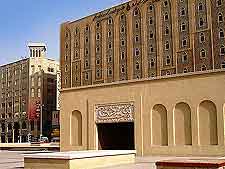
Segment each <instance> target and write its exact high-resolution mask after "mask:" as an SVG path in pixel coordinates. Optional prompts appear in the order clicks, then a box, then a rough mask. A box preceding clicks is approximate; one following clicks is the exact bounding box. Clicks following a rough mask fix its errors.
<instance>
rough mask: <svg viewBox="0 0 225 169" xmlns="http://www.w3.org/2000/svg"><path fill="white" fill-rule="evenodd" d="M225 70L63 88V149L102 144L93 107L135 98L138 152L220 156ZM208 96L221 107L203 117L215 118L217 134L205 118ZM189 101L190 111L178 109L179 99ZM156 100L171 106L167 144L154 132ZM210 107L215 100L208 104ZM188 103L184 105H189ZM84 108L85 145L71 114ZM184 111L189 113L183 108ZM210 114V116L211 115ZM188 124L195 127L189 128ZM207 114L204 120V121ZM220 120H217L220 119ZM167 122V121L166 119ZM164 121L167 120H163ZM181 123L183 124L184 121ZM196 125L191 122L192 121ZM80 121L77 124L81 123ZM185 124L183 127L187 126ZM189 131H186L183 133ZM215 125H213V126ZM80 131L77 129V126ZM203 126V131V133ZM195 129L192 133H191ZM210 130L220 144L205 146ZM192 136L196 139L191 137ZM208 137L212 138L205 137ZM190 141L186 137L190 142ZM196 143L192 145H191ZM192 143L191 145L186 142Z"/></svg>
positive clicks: (222, 140)
mask: <svg viewBox="0 0 225 169" xmlns="http://www.w3.org/2000/svg"><path fill="white" fill-rule="evenodd" d="M224 75H225V72H211V73H204V74H195V75H187V76H184V77H172V78H162V79H156V80H142V81H136V82H135V81H131V82H130V83H116V84H108V85H100V86H91V87H89V88H85V87H84V88H76V89H75V88H74V89H68V90H62V92H61V101H62V102H61V114H60V116H61V117H60V119H61V150H62V151H66V150H85V149H97V143H96V142H97V130H96V125H95V113H94V107H95V105H97V104H108V103H121V102H130V101H132V102H134V107H135V122H134V123H135V148H136V150H137V153H138V155H163V154H169V155H220V154H224V152H225V147H224V115H223V105H224V103H225V97H224V95H225V90H224V84H225V78H224ZM205 100H207V102H209V103H210V104H211V105H214V106H215V107H216V113H214V114H216V118H213V117H212V118H211V115H213V113H210V112H211V109H212V111H215V110H214V108H213V107H211V108H210V110H209V111H210V112H209V113H208V114H207V111H208V109H207V111H206V116H207V117H204V119H206V120H207V118H209V119H208V121H207V122H212V123H216V124H213V126H214V127H215V126H216V131H217V134H211V135H210V134H208V133H209V132H210V129H211V128H210V126H207V125H204V124H203V123H201V121H202V119H200V120H199V118H201V116H202V113H204V112H201V113H199V111H202V109H204V107H200V108H199V105H200V103H201V102H202V103H204V102H203V101H205ZM181 102H183V103H185V105H188V106H189V108H190V112H189V116H187V112H188V111H189V109H187V108H186V107H185V106H184V105H182V106H179V105H178V109H175V107H176V108H177V106H176V105H177V104H178V103H181ZM157 104H160V105H163V106H164V107H165V108H166V112H167V113H166V116H167V134H168V146H167V145H164V146H160V145H158V144H155V143H154V142H158V140H157V138H156V136H157V135H155V134H154V135H153V133H154V124H158V123H157V121H156V122H155V121H154V122H153V120H152V119H156V120H157V119H160V118H159V117H158V116H154V114H155V113H154V111H153V107H154V106H155V105H157ZM209 106H210V105H209ZM184 107H185V108H184ZM75 110H77V111H79V112H81V115H82V146H72V145H73V144H71V143H72V141H71V140H73V139H72V138H71V137H70V135H71V128H73V130H76V129H74V126H76V125H73V124H71V123H70V122H71V116H72V112H73V111H75ZM181 110H184V114H185V115H184V116H182V115H181V114H180V111H181ZM176 114H179V115H176ZM208 115H209V116H208ZM188 118H191V120H190V119H189V120H187V121H189V122H191V123H189V122H187V123H184V124H185V126H186V125H187V126H189V128H190V130H185V127H184V126H183V125H184V124H183V123H182V122H184V121H186V120H184V119H188ZM204 119H203V120H204ZM215 119H216V120H215ZM164 121H165V120H164ZM161 122H163V120H161ZM179 122H180V123H179ZM190 125H191V126H190ZM77 126H78V125H77ZM176 126H178V127H179V128H176ZM182 126H183V128H182ZM182 129H183V130H185V133H186V135H184V134H183V133H181V134H179V132H182V131H183V130H182ZM213 130H214V129H213ZM77 131H78V129H77ZM200 131H201V133H200ZM190 133H191V135H190ZM202 133H205V134H206V136H207V137H208V136H209V137H215V136H216V135H217V138H209V139H212V140H214V141H212V142H215V140H216V139H217V142H218V145H209V144H210V142H209V144H208V142H207V141H206V142H204V143H203V144H202V145H201V142H200V137H201V135H202ZM190 137H191V138H190ZM206 139H207V138H206ZM185 140H186V141H187V142H185ZM190 143H191V144H192V145H188V144H190ZM184 144H187V145H184Z"/></svg>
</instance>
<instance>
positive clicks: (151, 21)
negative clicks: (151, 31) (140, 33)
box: [149, 17, 153, 25]
mask: <svg viewBox="0 0 225 169" xmlns="http://www.w3.org/2000/svg"><path fill="white" fill-rule="evenodd" d="M149 24H150V25H152V24H153V19H152V17H150V19H149Z"/></svg>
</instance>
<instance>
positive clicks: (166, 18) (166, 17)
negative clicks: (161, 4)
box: [164, 12, 169, 21]
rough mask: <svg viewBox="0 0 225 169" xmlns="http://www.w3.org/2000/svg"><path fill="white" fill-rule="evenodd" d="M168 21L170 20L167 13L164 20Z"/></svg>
mask: <svg viewBox="0 0 225 169" xmlns="http://www.w3.org/2000/svg"><path fill="white" fill-rule="evenodd" d="M168 19H169V15H168V13H167V12H166V13H165V15H164V20H165V21H167V20H168Z"/></svg>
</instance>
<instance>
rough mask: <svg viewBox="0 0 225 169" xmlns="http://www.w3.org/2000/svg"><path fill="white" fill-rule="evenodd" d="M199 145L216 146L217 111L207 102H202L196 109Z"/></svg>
mask: <svg viewBox="0 0 225 169" xmlns="http://www.w3.org/2000/svg"><path fill="white" fill-rule="evenodd" d="M198 113H199V139H200V145H217V144H218V135H217V109H216V105H215V104H214V103H213V102H212V101H209V100H205V101H202V102H201V103H200V105H199V108H198Z"/></svg>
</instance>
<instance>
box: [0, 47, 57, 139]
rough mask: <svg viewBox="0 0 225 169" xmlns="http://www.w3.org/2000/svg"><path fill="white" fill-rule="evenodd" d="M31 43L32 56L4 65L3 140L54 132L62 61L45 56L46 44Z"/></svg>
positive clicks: (1, 125)
mask: <svg viewBox="0 0 225 169" xmlns="http://www.w3.org/2000/svg"><path fill="white" fill-rule="evenodd" d="M28 47H29V51H30V52H29V53H30V57H29V58H27V59H24V60H20V61H17V62H13V63H10V64H7V65H3V66H1V67H0V72H1V83H0V85H1V92H0V93H1V100H0V103H1V116H0V119H1V123H0V130H1V142H2V143H5V142H7V143H14V142H27V141H28V134H29V135H30V134H31V135H32V136H34V137H39V135H40V134H44V135H45V136H48V135H50V130H51V112H52V111H53V110H56V88H57V85H56V84H57V79H56V72H57V71H58V70H59V64H58V63H57V62H56V61H54V60H50V59H47V58H45V54H46V45H45V44H43V43H29V44H28ZM41 119H42V120H41ZM41 123H42V124H41ZM49 123H50V125H49ZM48 125H49V126H48ZM42 131H43V132H42Z"/></svg>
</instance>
